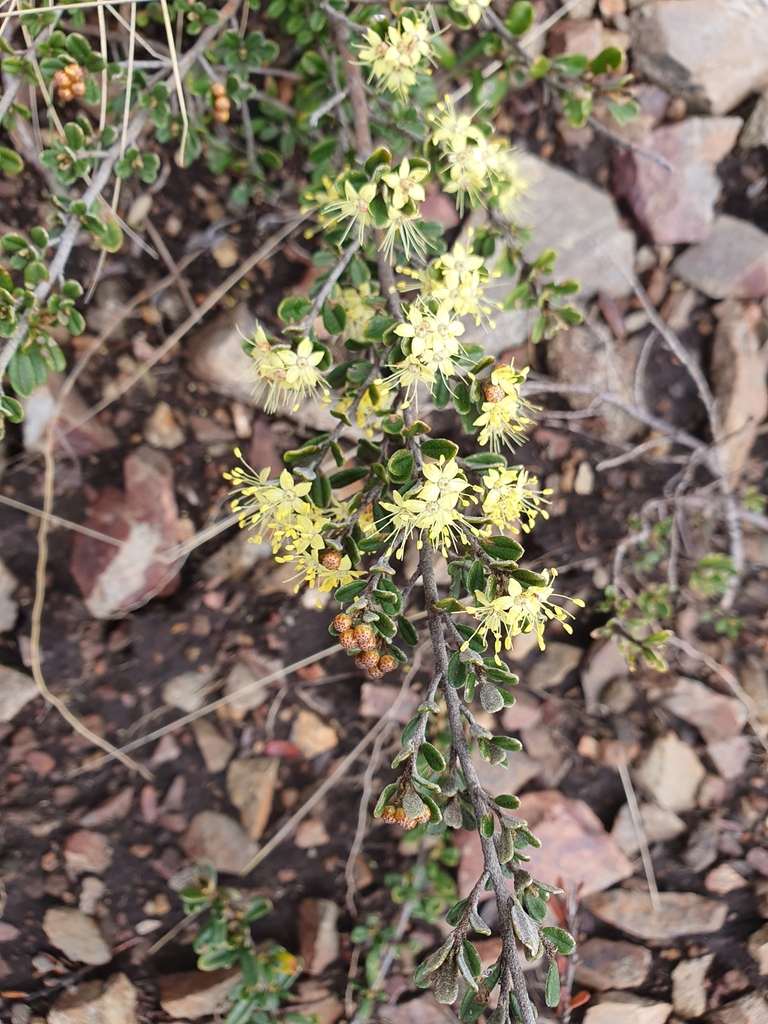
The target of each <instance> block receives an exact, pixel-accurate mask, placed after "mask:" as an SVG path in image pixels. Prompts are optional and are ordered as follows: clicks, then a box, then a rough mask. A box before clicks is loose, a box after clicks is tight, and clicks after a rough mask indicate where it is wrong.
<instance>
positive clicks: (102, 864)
mask: <svg viewBox="0 0 768 1024" xmlns="http://www.w3.org/2000/svg"><path fill="white" fill-rule="evenodd" d="M64 863H65V864H66V867H67V873H68V874H69V875H71V876H73V877H75V878H76V877H77V876H78V875H82V874H84V873H86V872H87V873H88V874H94V875H101V874H103V873H104V872H105V871H106V870H107V868H108V867H109V866H110V864H111V863H112V847H111V846H110V844H109V840H108V839H107V837H106V836H103V835H102V834H101V833H100V832H89V831H88V830H87V829H80V830H79V831H77V832H73V833H72V835H71V836H67V840H66V842H65V843H64Z"/></svg>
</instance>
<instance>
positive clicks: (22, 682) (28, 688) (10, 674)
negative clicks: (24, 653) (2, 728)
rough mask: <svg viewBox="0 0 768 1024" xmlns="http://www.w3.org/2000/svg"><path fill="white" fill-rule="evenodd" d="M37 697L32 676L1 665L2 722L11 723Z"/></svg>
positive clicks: (0, 704)
mask: <svg viewBox="0 0 768 1024" xmlns="http://www.w3.org/2000/svg"><path fill="white" fill-rule="evenodd" d="M37 695H38V689H37V686H36V685H35V681H34V680H33V679H32V678H30V676H28V675H25V674H24V673H23V672H19V671H18V670H17V669H15V668H8V667H6V666H5V665H0V722H10V721H11V720H12V719H13V718H15V717H16V715H18V713H19V712H20V711H21V709H22V708H23V707H25V705H27V704H28V703H29V702H30V701H31V700H32V699H33V698H34V697H37Z"/></svg>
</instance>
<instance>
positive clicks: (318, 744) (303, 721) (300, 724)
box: [291, 708, 339, 760]
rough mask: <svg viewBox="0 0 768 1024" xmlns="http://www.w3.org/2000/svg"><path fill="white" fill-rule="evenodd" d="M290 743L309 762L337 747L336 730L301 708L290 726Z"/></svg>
mask: <svg viewBox="0 0 768 1024" xmlns="http://www.w3.org/2000/svg"><path fill="white" fill-rule="evenodd" d="M291 743H293V744H294V745H295V746H297V747H298V748H299V750H300V751H301V752H302V754H303V755H304V757H306V758H307V759H308V760H311V759H312V758H313V757H319V755H320V754H327V753H328V752H329V751H331V750H335V748H336V747H337V746H338V745H339V737H338V736H337V735H336V730H335V729H334V728H333V727H332V726H330V725H326V723H325V722H324V721H323V720H322V718H320V717H319V716H318V715H316V714H315V713H314V711H310V710H309V709H308V708H301V709H300V710H299V713H298V714H297V715H296V717H295V718H294V720H293V725H292V726H291Z"/></svg>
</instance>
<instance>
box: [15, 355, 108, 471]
mask: <svg viewBox="0 0 768 1024" xmlns="http://www.w3.org/2000/svg"><path fill="white" fill-rule="evenodd" d="M63 383H64V375H63V374H60V373H49V374H48V379H47V380H46V382H45V384H43V385H41V386H40V387H38V388H35V390H34V391H33V392H32V394H31V395H30V396H29V398H25V399H23V400H22V405H23V406H24V419H23V421H22V430H23V434H24V450H25V451H27V452H30V453H32V454H37V453H38V452H42V451H44V450H45V445H46V438H47V435H48V429H49V427H50V425H51V421H52V420H53V411H54V409H55V407H56V402H57V401H58V397H59V393H60V391H61V388H62V385H63ZM87 414H88V405H87V403H86V402H85V401H84V400H83V398H82V396H81V395H80V393H79V392H78V391H77V389H73V390H72V391H71V392H70V393H69V395H67V397H66V398H65V399H64V403H63V405H62V408H61V413H60V416H59V421H58V425H57V427H56V437H55V440H54V443H53V453H54V455H56V456H57V457H59V458H61V457H64V458H71V457H72V456H73V455H76V456H80V457H84V456H86V455H95V454H96V453H97V452H103V451H108V450H109V449H110V448H117V446H118V444H119V441H118V438H117V434H115V432H114V430H112V428H111V427H108V426H107V425H106V424H105V423H101V422H100V421H99V419H98V417H94V418H93V419H90V420H88V421H87V422H86V423H83V424H82V426H79V425H78V424H79V423H80V420H82V419H84V418H85V416H86V415H87Z"/></svg>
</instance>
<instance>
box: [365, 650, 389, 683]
mask: <svg viewBox="0 0 768 1024" xmlns="http://www.w3.org/2000/svg"><path fill="white" fill-rule="evenodd" d="M371 653H372V654H375V653H376V652H375V651H371ZM384 675H386V673H385V672H384V669H383V668H382V667H381V661H377V662H376V664H375V665H374V666H373V667H372V668H369V669H368V678H369V679H381V678H382V677H383V676H384Z"/></svg>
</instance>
